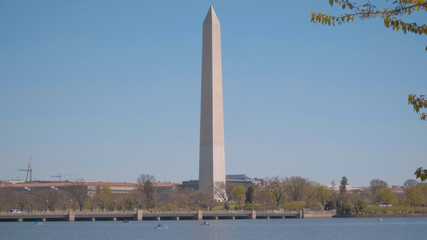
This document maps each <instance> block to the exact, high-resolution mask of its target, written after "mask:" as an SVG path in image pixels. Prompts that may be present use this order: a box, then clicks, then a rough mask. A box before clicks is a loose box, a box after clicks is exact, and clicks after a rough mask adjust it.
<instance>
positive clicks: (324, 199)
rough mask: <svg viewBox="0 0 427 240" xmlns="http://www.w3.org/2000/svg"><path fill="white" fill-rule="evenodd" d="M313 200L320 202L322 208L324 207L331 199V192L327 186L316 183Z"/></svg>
mask: <svg viewBox="0 0 427 240" xmlns="http://www.w3.org/2000/svg"><path fill="white" fill-rule="evenodd" d="M313 197H314V200H315V201H317V202H319V203H320V204H322V206H323V209H325V208H326V204H327V203H328V202H329V201H331V200H332V194H331V192H330V191H329V190H328V188H327V187H325V186H322V185H317V186H316V187H315V188H314V195H313Z"/></svg>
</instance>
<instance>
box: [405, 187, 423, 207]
mask: <svg viewBox="0 0 427 240" xmlns="http://www.w3.org/2000/svg"><path fill="white" fill-rule="evenodd" d="M405 193H406V197H407V199H408V201H409V203H410V204H411V207H414V208H416V207H417V206H418V205H420V204H422V203H424V196H423V192H422V191H421V189H420V188H417V187H407V188H406V189H405Z"/></svg>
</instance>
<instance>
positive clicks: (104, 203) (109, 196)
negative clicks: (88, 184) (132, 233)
mask: <svg viewBox="0 0 427 240" xmlns="http://www.w3.org/2000/svg"><path fill="white" fill-rule="evenodd" d="M92 198H93V200H94V201H95V203H96V204H97V205H98V207H99V208H100V209H101V211H104V210H105V209H106V208H108V207H111V206H112V204H113V203H114V195H113V191H112V190H111V188H110V187H109V186H97V187H96V192H95V194H94V195H93V197H92Z"/></svg>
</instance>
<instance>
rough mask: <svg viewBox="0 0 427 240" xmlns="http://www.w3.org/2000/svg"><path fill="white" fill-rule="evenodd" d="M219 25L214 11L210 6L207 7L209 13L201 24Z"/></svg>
mask: <svg viewBox="0 0 427 240" xmlns="http://www.w3.org/2000/svg"><path fill="white" fill-rule="evenodd" d="M214 22H215V23H219V20H218V17H217V16H216V13H215V10H214V8H213V6H212V4H211V6H210V7H209V11H208V13H207V14H206V17H205V20H204V21H203V23H214Z"/></svg>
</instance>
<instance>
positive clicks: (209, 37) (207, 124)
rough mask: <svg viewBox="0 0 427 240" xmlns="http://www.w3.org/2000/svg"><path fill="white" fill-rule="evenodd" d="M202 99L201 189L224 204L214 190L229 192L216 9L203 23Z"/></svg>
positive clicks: (210, 12)
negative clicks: (227, 188)
mask: <svg viewBox="0 0 427 240" xmlns="http://www.w3.org/2000/svg"><path fill="white" fill-rule="evenodd" d="M201 98H202V99H201V110H200V158H199V189H200V190H206V191H208V192H210V193H212V196H213V197H214V198H215V199H216V200H221V199H220V196H219V194H220V193H219V192H218V187H215V188H216V189H215V190H214V186H220V188H224V192H225V152H224V115H223V105H222V70H221V34H220V24H219V20H218V18H217V16H216V14H215V11H214V9H213V7H212V6H211V7H210V8H209V11H208V14H207V15H206V17H205V20H204V22H203V46H202V97H201Z"/></svg>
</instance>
